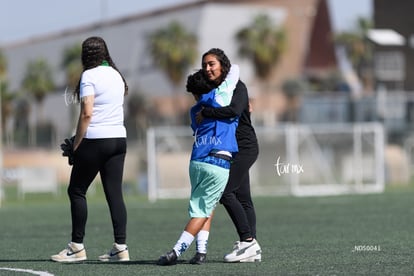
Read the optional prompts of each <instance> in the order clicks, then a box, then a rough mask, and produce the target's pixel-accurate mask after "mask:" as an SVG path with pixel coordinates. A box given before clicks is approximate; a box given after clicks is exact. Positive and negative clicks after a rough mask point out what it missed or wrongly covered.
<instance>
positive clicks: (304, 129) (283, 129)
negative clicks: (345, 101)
mask: <svg viewBox="0 0 414 276" xmlns="http://www.w3.org/2000/svg"><path fill="white" fill-rule="evenodd" d="M256 132H257V136H258V139H259V147H260V154H259V157H258V159H257V161H256V163H255V164H254V165H253V167H252V168H251V171H250V179H251V190H252V193H253V195H267V196H271V195H274V196H277V195H294V196H318V195H340V194H350V193H378V192H382V191H383V190H384V185H385V184H384V182H385V180H384V178H385V174H384V171H385V164H384V147H385V141H384V129H383V126H382V125H381V124H379V123H361V124H332V125H325V124H323V125H322V124H317V125H298V124H287V125H280V126H277V127H273V128H270V127H267V128H262V127H258V128H256ZM147 139H148V140H147V142H148V148H147V150H148V152H147V153H148V197H149V199H150V200H152V201H154V200H156V199H158V198H184V197H188V196H189V193H190V182H189V176H188V164H189V159H190V153H191V147H192V143H193V137H192V132H191V130H190V128H189V127H157V128H150V129H149V130H148V133H147Z"/></svg>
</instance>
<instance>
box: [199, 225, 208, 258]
mask: <svg viewBox="0 0 414 276" xmlns="http://www.w3.org/2000/svg"><path fill="white" fill-rule="evenodd" d="M209 234H210V232H209V231H205V230H201V231H200V232H198V234H197V252H198V253H203V254H207V244H208V236H209Z"/></svg>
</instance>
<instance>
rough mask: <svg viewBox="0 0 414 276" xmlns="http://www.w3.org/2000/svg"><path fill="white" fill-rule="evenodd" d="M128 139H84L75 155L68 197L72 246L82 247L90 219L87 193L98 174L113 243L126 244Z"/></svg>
mask: <svg viewBox="0 0 414 276" xmlns="http://www.w3.org/2000/svg"><path fill="white" fill-rule="evenodd" d="M125 154H126V139H125V138H105V139H83V140H82V143H81V144H80V146H79V148H78V149H77V150H76V152H75V156H74V164H73V168H72V173H71V176H70V183H69V187H68V195H69V198H70V209H71V215H72V242H77V243H83V238H84V236H85V226H86V220H87V217H88V208H87V203H86V192H87V190H88V188H89V185H90V184H91V183H92V181H93V179H94V178H95V177H96V175H97V174H98V172H99V173H100V175H101V180H102V185H103V189H104V192H105V197H106V201H107V202H108V206H109V210H110V213H111V219H112V226H113V234H114V240H115V242H116V243H119V244H125V242H126V223H127V213H126V208H125V203H124V199H123V196H122V176H123V170H124V161H125Z"/></svg>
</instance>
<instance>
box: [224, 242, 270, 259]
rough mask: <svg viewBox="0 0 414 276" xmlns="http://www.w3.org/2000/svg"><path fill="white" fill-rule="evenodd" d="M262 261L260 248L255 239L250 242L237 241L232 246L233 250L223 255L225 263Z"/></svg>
mask: <svg viewBox="0 0 414 276" xmlns="http://www.w3.org/2000/svg"><path fill="white" fill-rule="evenodd" d="M261 261H262V249H261V248H260V245H259V244H258V243H257V241H256V240H255V239H254V240H253V241H252V242H240V241H237V242H236V243H235V244H234V246H233V251H232V252H231V253H229V254H226V255H225V256H224V262H226V263H239V262H240V263H253V262H261Z"/></svg>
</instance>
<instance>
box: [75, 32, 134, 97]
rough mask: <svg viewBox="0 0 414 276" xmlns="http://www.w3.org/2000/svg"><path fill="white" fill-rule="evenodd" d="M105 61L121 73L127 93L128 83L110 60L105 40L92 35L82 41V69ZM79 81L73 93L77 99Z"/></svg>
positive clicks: (93, 66)
mask: <svg viewBox="0 0 414 276" xmlns="http://www.w3.org/2000/svg"><path fill="white" fill-rule="evenodd" d="M105 61H106V62H107V63H108V65H109V66H111V67H112V68H114V69H115V70H116V71H118V73H119V74H120V75H121V77H122V80H123V81H124V85H125V94H124V95H127V94H128V85H127V83H126V81H125V79H124V76H122V74H121V72H119V70H118V68H117V67H116V65H115V63H114V62H113V61H112V58H111V56H110V55H109V51H108V47H107V46H106V43H105V40H103V39H102V38H101V37H98V36H92V37H89V38H87V39H86V40H85V41H83V43H82V66H83V71H82V73H83V72H84V71H86V70H89V69H92V68H95V67H97V66H99V65H102V64H103V63H104V62H105ZM80 82H81V80H80V79H79V83H78V85H77V87H76V89H75V94H76V97H77V99H78V100H80Z"/></svg>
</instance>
